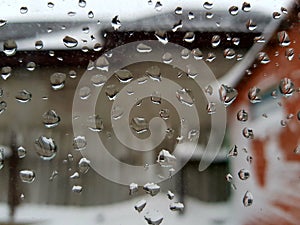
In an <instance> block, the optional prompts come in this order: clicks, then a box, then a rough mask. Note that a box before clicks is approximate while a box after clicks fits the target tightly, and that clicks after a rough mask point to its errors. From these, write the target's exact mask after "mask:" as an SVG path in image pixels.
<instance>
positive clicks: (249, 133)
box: [243, 127, 254, 139]
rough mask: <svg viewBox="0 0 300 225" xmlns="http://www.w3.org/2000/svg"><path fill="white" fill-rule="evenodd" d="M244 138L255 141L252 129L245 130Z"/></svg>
mask: <svg viewBox="0 0 300 225" xmlns="http://www.w3.org/2000/svg"><path fill="white" fill-rule="evenodd" d="M243 136H244V137H245V138H248V139H253V138H254V134H253V130H252V129H251V128H247V127H245V128H244V129H243Z"/></svg>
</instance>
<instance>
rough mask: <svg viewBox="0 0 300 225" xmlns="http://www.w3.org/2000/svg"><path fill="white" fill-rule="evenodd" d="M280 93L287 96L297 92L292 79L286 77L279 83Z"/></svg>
mask: <svg viewBox="0 0 300 225" xmlns="http://www.w3.org/2000/svg"><path fill="white" fill-rule="evenodd" d="M279 90H280V93H281V94H283V95H284V96H286V97H289V96H291V95H292V94H293V93H294V92H295V86H294V83H293V81H292V80H291V79H289V78H287V77H285V78H283V79H282V80H281V81H280V84H279Z"/></svg>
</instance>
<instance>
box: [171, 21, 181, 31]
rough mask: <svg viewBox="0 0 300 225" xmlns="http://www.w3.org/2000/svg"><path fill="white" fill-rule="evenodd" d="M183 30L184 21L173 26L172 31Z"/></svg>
mask: <svg viewBox="0 0 300 225" xmlns="http://www.w3.org/2000/svg"><path fill="white" fill-rule="evenodd" d="M181 28H182V20H179V21H178V22H177V23H175V24H174V25H173V28H172V31H173V32H176V31H178V30H179V29H181Z"/></svg>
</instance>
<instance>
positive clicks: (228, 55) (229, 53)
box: [223, 48, 235, 59]
mask: <svg viewBox="0 0 300 225" xmlns="http://www.w3.org/2000/svg"><path fill="white" fill-rule="evenodd" d="M223 54H224V57H225V59H233V58H234V57H235V51H234V50H233V49H232V48H226V49H225V50H224V53H223Z"/></svg>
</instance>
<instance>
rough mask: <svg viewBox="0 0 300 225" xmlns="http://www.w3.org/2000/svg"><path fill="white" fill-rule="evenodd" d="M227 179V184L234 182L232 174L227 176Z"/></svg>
mask: <svg viewBox="0 0 300 225" xmlns="http://www.w3.org/2000/svg"><path fill="white" fill-rule="evenodd" d="M225 178H226V180H227V182H229V183H231V182H232V180H233V177H232V175H231V174H230V173H228V174H227V175H226V176H225Z"/></svg>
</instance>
